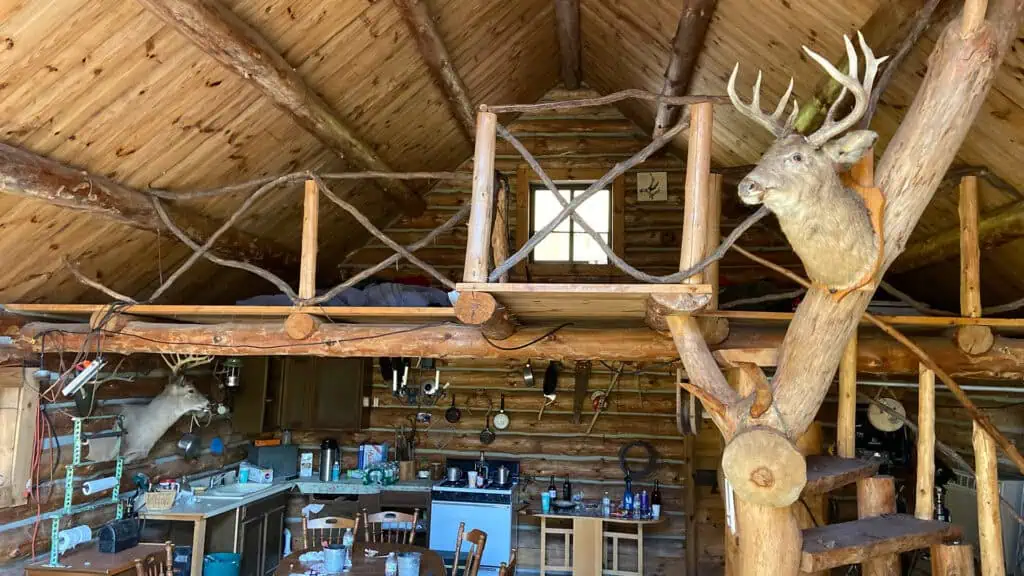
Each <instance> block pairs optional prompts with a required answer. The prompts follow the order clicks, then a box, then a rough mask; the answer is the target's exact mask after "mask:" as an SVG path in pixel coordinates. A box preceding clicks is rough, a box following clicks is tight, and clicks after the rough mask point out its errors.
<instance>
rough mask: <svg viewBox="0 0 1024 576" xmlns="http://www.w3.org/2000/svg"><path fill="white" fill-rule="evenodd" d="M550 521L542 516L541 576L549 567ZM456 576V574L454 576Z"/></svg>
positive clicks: (543, 575)
mask: <svg viewBox="0 0 1024 576" xmlns="http://www.w3.org/2000/svg"><path fill="white" fill-rule="evenodd" d="M547 528H548V519H547V518H544V517H543V516H541V519H540V576H545V570H544V567H545V566H547V563H548V559H547V554H548V550H547V543H548V530H547ZM452 576H454V574H453V575H452Z"/></svg>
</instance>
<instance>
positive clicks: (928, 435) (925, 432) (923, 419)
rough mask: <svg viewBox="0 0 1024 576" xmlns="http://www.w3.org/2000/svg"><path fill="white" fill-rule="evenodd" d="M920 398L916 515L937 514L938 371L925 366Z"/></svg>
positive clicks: (922, 368)
mask: <svg viewBox="0 0 1024 576" xmlns="http://www.w3.org/2000/svg"><path fill="white" fill-rule="evenodd" d="M919 370H920V373H919V375H918V396H917V427H918V431H917V490H916V494H917V499H916V502H915V504H914V516H916V517H918V518H920V519H921V520H931V519H932V518H933V517H934V515H935V372H932V371H931V370H929V369H928V368H926V367H925V366H924V364H922V365H921V366H920V368H919Z"/></svg>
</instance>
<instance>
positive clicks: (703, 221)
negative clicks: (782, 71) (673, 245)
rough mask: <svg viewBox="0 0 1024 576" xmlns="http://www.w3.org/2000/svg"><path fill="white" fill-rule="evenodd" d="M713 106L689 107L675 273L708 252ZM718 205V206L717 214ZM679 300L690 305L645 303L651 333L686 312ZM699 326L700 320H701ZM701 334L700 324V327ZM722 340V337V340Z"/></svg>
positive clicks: (659, 298)
mask: <svg viewBox="0 0 1024 576" xmlns="http://www.w3.org/2000/svg"><path fill="white" fill-rule="evenodd" d="M713 122H714V106H713V105H712V104H711V103H710V102H701V103H698V104H694V105H693V106H691V107H690V141H689V147H688V149H687V159H686V187H685V191H684V195H683V237H682V243H681V248H680V251H679V269H680V270H686V269H687V268H692V267H693V266H694V265H695V264H697V263H698V262H700V261H701V260H703V259H704V255H705V253H706V252H707V250H708V238H709V231H708V223H709V221H710V217H709V201H708V196H709V195H710V190H711V129H712V124H713ZM720 210H721V203H719V211H720ZM704 279H705V276H704V273H703V272H699V273H697V274H694V275H693V276H690V277H688V278H684V279H683V282H682V283H683V284H701V283H702V282H704ZM680 300H685V301H686V302H687V303H688V302H689V301H690V297H689V295H681V296H665V295H654V296H652V297H651V298H649V299H648V301H647V318H646V321H647V325H648V326H650V327H651V328H653V329H655V330H660V331H665V330H667V324H666V322H665V317H666V316H668V315H671V314H674V313H676V312H677V311H679V310H687V311H688V310H689V309H692V306H688V305H687V304H684V303H683V302H680ZM702 322H703V320H702ZM701 329H702V332H704V331H706V330H705V329H704V324H703V323H702V324H701ZM722 339H723V340H724V339H725V337H724V336H723V337H722Z"/></svg>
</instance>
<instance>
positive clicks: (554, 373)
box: [537, 360, 562, 422]
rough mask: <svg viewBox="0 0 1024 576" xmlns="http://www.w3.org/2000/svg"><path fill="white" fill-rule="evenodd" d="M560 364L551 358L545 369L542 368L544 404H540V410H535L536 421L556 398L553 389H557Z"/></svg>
mask: <svg viewBox="0 0 1024 576" xmlns="http://www.w3.org/2000/svg"><path fill="white" fill-rule="evenodd" d="M561 366H562V365H561V364H560V363H559V362H557V361H555V360H552V361H551V362H550V363H548V367H547V369H546V370H544V386H543V388H541V390H542V391H543V393H544V404H542V405H541V407H540V411H539V412H537V421H538V422H539V421H540V419H541V417H542V416H544V410H545V409H546V408H547V407H548V406H551V405H552V404H554V403H555V400H556V399H557V398H558V395H557V394H555V391H556V390H557V389H558V371H559V370H560V369H561Z"/></svg>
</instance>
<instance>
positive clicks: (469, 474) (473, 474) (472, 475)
mask: <svg viewBox="0 0 1024 576" xmlns="http://www.w3.org/2000/svg"><path fill="white" fill-rule="evenodd" d="M466 477H467V478H468V479H469V487H470V488H476V479H477V472H476V470H470V471H469V472H467V473H466Z"/></svg>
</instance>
